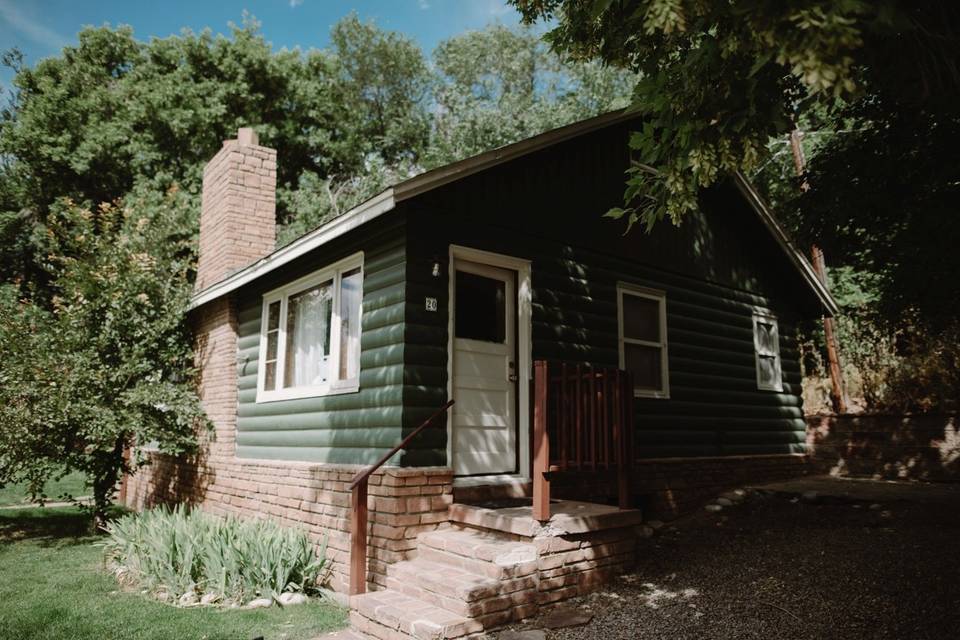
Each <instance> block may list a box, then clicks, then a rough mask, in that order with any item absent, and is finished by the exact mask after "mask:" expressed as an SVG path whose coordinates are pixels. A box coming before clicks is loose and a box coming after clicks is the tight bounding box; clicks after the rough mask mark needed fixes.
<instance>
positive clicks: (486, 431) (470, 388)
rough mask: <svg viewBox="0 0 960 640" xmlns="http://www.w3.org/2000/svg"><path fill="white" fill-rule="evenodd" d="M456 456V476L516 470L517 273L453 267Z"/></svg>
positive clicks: (471, 264) (461, 265)
mask: <svg viewBox="0 0 960 640" xmlns="http://www.w3.org/2000/svg"><path fill="white" fill-rule="evenodd" d="M454 277H455V278H456V280H455V282H454V286H453V292H454V296H453V300H452V309H451V313H453V323H452V324H453V384H452V388H453V398H454V399H455V400H456V401H457V402H456V404H455V405H454V406H453V427H452V439H453V443H452V445H453V446H452V452H453V469H454V473H455V474H456V475H461V476H463V475H479V474H495V473H514V472H516V471H517V410H516V404H517V384H516V379H517V376H516V352H517V349H516V324H517V316H516V300H517V297H516V292H515V284H514V283H515V280H516V274H515V272H513V271H509V270H507V269H500V268H497V267H491V266H488V265H483V264H478V263H475V262H466V261H456V262H455V263H454Z"/></svg>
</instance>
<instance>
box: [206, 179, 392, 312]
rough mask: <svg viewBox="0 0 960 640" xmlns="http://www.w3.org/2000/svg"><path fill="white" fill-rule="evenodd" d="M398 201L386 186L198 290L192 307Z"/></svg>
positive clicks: (231, 288) (307, 251) (253, 278)
mask: <svg viewBox="0 0 960 640" xmlns="http://www.w3.org/2000/svg"><path fill="white" fill-rule="evenodd" d="M395 205H396V202H395V201H394V198H393V188H389V189H385V190H384V191H381V192H380V193H379V194H377V195H375V196H374V197H372V198H370V199H369V200H367V201H365V202H363V203H361V204H359V205H357V206H356V207H354V208H353V209H350V211H347V212H346V213H345V214H343V215H342V216H339V217H337V218H334V219H333V220H331V221H330V222H328V223H327V224H325V225H322V226H320V227H318V228H316V229H314V230H313V231H311V232H310V233H308V234H306V235H304V236H301V237H300V238H298V239H296V240H294V241H293V242H291V243H290V244H288V245H287V246H285V247H283V248H281V249H277V250H276V251H274V252H273V253H271V254H270V255H268V256H265V257H263V258H260V259H259V260H257V261H256V262H254V263H253V264H251V265H250V266H248V267H244V268H243V269H241V270H239V271H237V272H235V273H232V274H230V275H229V276H227V277H226V278H224V279H223V280H221V281H219V282H217V283H216V284H213V285H211V286H209V287H207V288H206V289H204V290H203V291H199V292H197V293H196V294H195V295H194V296H193V298H191V300H190V306H189V307H188V308H189V309H196V308H197V307H199V306H201V305H204V304H206V303H208V302H211V301H212V300H216V299H217V298H219V297H221V296H224V295H226V294H228V293H230V292H232V291H236V290H237V289H239V288H240V287H242V286H243V285H245V284H247V283H249V282H252V281H254V280H256V279H257V278H259V277H260V276H262V275H264V274H266V273H269V272H270V271H273V270H274V269H277V268H279V267H281V266H283V265H285V264H288V263H290V262H292V261H294V260H296V259H297V258H299V257H301V256H303V255H305V254H307V253H310V252H311V251H313V250H314V249H316V248H317V247H320V246H322V245H324V244H326V243H327V242H330V241H331V240H333V239H334V238H338V237H340V236H342V235H344V234H345V233H348V232H350V231H352V230H353V229H356V228H357V227H359V226H360V225H362V224H364V223H366V222H369V221H370V220H373V219H374V218H377V217H379V216H381V215H383V214H384V213H387V212H388V211H391V210H392V209H393V208H394V206H395Z"/></svg>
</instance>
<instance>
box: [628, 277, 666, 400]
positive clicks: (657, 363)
mask: <svg viewBox="0 0 960 640" xmlns="http://www.w3.org/2000/svg"><path fill="white" fill-rule="evenodd" d="M618 301H619V316H620V317H619V319H620V366H621V368H623V369H626V370H627V371H629V372H630V373H631V374H632V375H633V388H634V392H635V393H636V395H638V396H647V397H654V398H666V397H668V394H669V393H668V380H667V327H666V296H665V295H664V294H663V292H660V291H651V290H647V289H640V288H631V287H626V286H623V287H620V288H619V289H618Z"/></svg>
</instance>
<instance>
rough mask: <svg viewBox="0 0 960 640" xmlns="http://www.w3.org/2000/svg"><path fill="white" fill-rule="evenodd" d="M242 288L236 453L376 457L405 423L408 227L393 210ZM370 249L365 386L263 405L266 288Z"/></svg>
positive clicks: (353, 459)
mask: <svg viewBox="0 0 960 640" xmlns="http://www.w3.org/2000/svg"><path fill="white" fill-rule="evenodd" d="M370 227H371V225H366V227H362V228H360V229H358V230H357V231H356V232H354V233H352V234H348V235H347V236H346V237H344V238H339V239H338V240H336V241H334V242H333V243H331V244H330V245H327V246H324V247H322V248H321V249H319V250H317V251H314V252H313V253H311V254H310V255H308V256H306V257H304V258H301V259H299V260H297V261H296V262H295V263H293V264H291V265H288V266H286V267H285V268H283V269H281V270H278V272H276V273H272V274H270V276H268V277H265V278H264V279H262V280H260V281H257V282H256V283H254V284H252V285H250V286H248V287H246V288H244V289H243V290H241V291H240V292H239V294H238V296H237V309H238V320H239V344H238V384H239V406H238V417H237V456H239V457H242V458H266V459H279V460H303V461H311V462H337V463H371V462H374V461H375V460H376V459H377V458H379V457H380V456H381V455H383V454H384V453H386V451H387V450H389V449H390V448H392V447H393V446H394V445H395V444H396V443H397V442H398V440H399V438H400V435H401V429H402V425H403V395H404V386H403V373H404V312H405V305H406V284H405V272H406V233H405V225H404V223H403V219H402V217H401V216H399V215H396V214H388V215H386V216H384V217H382V218H380V219H379V220H378V221H377V223H376V225H374V226H373V228H370ZM359 250H362V251H364V264H363V268H364V277H363V312H362V321H361V326H362V334H361V338H360V345H361V346H360V348H361V357H360V391H359V392H356V393H346V394H341V395H332V396H325V397H319V398H304V399H298V400H283V401H275V402H263V403H259V404H257V403H256V394H257V390H256V387H257V364H258V363H257V358H258V354H259V342H260V314H261V309H262V307H261V304H262V296H263V294H264V293H266V292H268V291H270V290H272V289H274V288H276V287H278V286H281V285H282V284H284V283H286V282H289V281H291V280H294V279H296V278H299V277H301V276H304V275H307V274H309V273H311V272H313V271H315V270H317V269H322V268H323V267H325V266H327V265H329V264H331V263H333V262H336V261H337V260H339V259H341V258H344V257H346V256H348V255H351V254H353V253H355V252H356V251H359Z"/></svg>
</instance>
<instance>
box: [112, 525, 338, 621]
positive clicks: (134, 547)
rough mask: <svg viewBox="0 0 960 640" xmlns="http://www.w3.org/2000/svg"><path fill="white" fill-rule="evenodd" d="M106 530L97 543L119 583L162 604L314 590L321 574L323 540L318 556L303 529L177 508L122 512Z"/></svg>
mask: <svg viewBox="0 0 960 640" xmlns="http://www.w3.org/2000/svg"><path fill="white" fill-rule="evenodd" d="M106 530H107V533H108V538H107V539H106V540H104V541H103V542H102V543H101V544H102V545H103V546H104V547H105V550H106V554H107V557H108V559H109V561H110V563H111V565H112V567H113V570H114V572H115V574H116V576H117V578H118V580H120V582H121V583H123V584H130V585H135V586H137V587H139V588H142V589H146V590H147V591H148V592H149V593H150V594H151V595H153V596H154V597H156V598H158V599H160V600H162V601H168V602H173V603H178V602H180V601H181V598H182V597H183V596H184V595H185V594H194V595H196V596H197V597H198V598H199V596H201V595H203V594H216V596H217V597H218V601H219V602H220V603H222V604H227V605H239V604H243V603H245V602H248V601H250V600H253V599H254V598H257V597H270V598H273V599H277V598H278V597H279V596H280V594H282V593H285V592H301V593H303V592H305V593H312V592H315V591H316V590H317V588H319V586H320V585H319V583H318V580H319V579H322V578H323V576H324V566H325V565H326V552H325V550H326V543H325V542H324V544H323V545H322V548H321V550H320V553H319V555H318V554H317V553H316V552H315V551H314V548H313V544H312V543H311V542H310V539H309V538H308V537H307V535H306V534H305V533H304V532H302V531H300V530H298V529H290V528H284V527H281V526H280V525H278V524H276V523H275V522H273V521H272V520H265V519H264V520H240V519H238V518H233V517H228V518H218V517H216V516H212V515H210V514H205V513H202V512H200V511H188V510H187V509H185V508H183V507H177V508H176V509H174V510H172V511H171V510H167V509H162V508H161V509H154V510H152V511H146V512H144V513H141V514H132V515H127V516H124V517H122V518H119V519H118V520H114V521H112V522H110V523H109V524H108V525H107V527H106ZM188 597H189V596H188ZM190 599H191V600H194V599H193V598H190Z"/></svg>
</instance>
